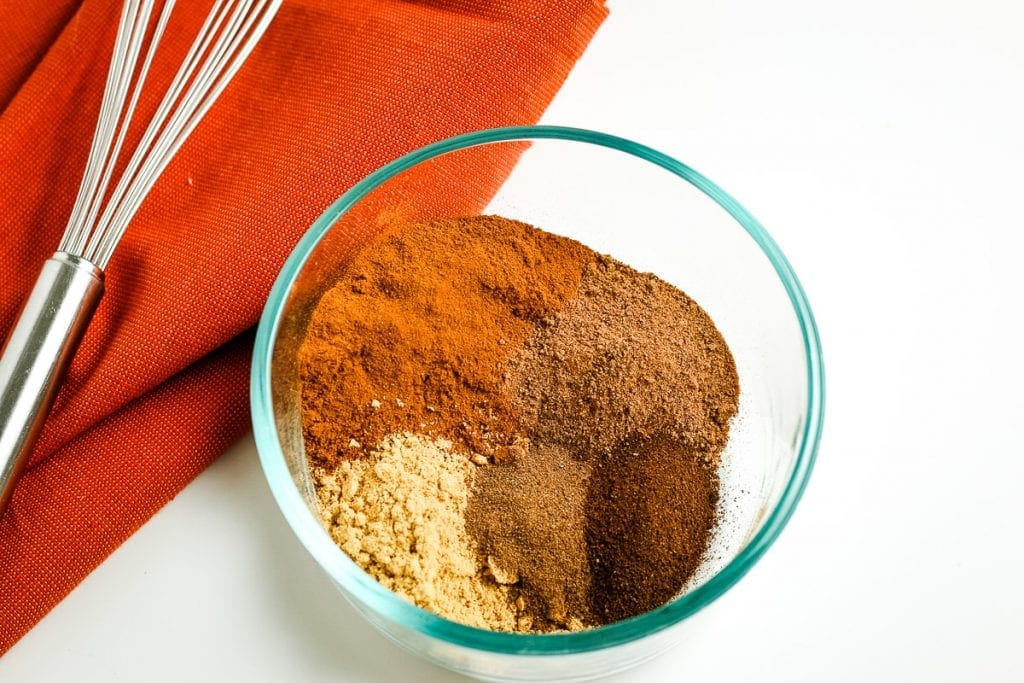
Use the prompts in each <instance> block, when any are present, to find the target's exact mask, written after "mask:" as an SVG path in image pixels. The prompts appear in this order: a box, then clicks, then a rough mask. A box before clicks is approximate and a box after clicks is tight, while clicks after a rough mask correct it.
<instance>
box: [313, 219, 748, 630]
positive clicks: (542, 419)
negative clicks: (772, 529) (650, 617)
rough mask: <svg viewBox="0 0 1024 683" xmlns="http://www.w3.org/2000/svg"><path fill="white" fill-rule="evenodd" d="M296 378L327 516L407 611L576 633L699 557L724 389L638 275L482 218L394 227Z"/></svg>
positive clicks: (708, 353) (679, 312) (658, 593)
mask: <svg viewBox="0 0 1024 683" xmlns="http://www.w3.org/2000/svg"><path fill="white" fill-rule="evenodd" d="M299 372H300V381H301V392H302V421H303V434H304V438H305V443H306V449H307V455H308V456H309V460H310V463H311V466H312V468H313V474H314V477H315V480H316V483H317V492H318V495H319V498H320V504H321V510H322V513H323V517H324V523H325V525H326V526H327V527H328V529H329V530H330V532H331V534H332V536H333V537H334V539H335V540H336V541H337V543H338V544H339V546H340V547H341V548H342V549H343V550H344V551H345V552H346V553H348V554H349V555H350V556H351V557H352V558H353V559H354V560H355V561H356V562H357V563H358V564H359V565H360V566H361V567H363V568H364V569H365V570H366V571H367V572H368V573H370V574H371V575H372V576H373V577H374V578H376V579H377V580H378V581H380V582H381V583H382V584H383V585H385V586H386V587H388V588H389V589H391V590H393V591H395V592H396V593H397V594H399V595H401V596H403V597H405V598H407V599H409V600H411V601H412V602H414V603H415V604H417V605H420V606H421V607H424V608H426V609H429V610H431V611H433V612H435V613H437V614H440V615H441V616H444V617H446V618H449V619H453V620H455V621H460V622H463V623H466V624H470V625H473V626H478V627H481V628H489V629H494V630H506V631H527V632H534V631H551V630H562V629H570V630H575V629H581V628H586V627H592V626H598V625H601V624H606V623H610V622H613V621H617V620H620V619H624V618H627V617H630V616H634V615H636V614H640V613H643V612H645V611H648V610H650V609H653V608H655V607H658V606H660V605H662V604H664V603H665V602H667V601H669V600H671V599H672V598H674V597H675V596H676V595H678V594H679V592H680V591H681V590H682V589H683V588H684V587H685V585H686V582H687V581H688V580H689V578H690V577H691V576H692V575H693V572H694V571H695V570H696V568H697V566H698V565H699V564H700V561H701V558H702V556H703V554H704V552H705V550H706V548H707V545H708V541H709V539H710V537H711V534H712V533H713V531H714V528H715V525H716V521H717V520H716V518H715V510H716V503H717V497H718V488H719V483H718V476H717V466H718V458H719V454H720V453H721V451H722V449H723V448H724V447H725V444H726V442H727V440H728V433H729V420H730V418H732V416H733V415H735V413H736V410H737V401H738V398H739V383H738V379H737V376H736V369H735V365H734V363H733V360H732V356H731V354H730V352H729V349H728V347H727V346H726V343H725V340H724V339H723V338H722V336H721V334H720V333H719V332H718V330H717V329H716V328H715V326H714V324H713V323H712V321H711V319H710V318H709V317H708V316H707V314H706V313H705V312H704V311H703V310H702V309H701V308H700V307H699V306H698V305H697V304H696V303H695V302H694V301H693V300H692V299H690V298H689V297H687V296H686V295H685V294H683V293H682V292H681V291H679V290H678V289H676V288H674V287H672V286H671V285H668V284H667V283H665V282H663V281H662V280H660V279H658V278H657V277H655V276H653V275H650V274H645V273H638V272H637V271H635V270H633V269H632V268H629V267H628V266H626V265H624V264H622V263H619V262H617V261H615V260H614V259H612V258H609V257H606V256H600V255H598V254H596V253H594V252H593V251H591V250H590V249H588V248H586V247H585V246H583V245H581V244H579V243H578V242H575V241H573V240H569V239H566V238H563V237H558V236H556V235H552V234H549V233H546V232H543V231H541V230H538V229H536V228H533V227H530V226H528V225H525V224H523V223H519V222H516V221H512V220H508V219H504V218H500V217H495V216H479V217H472V218H454V219H446V220H440V221H434V222H431V223H426V224H418V225H408V226H401V227H398V228H395V229H393V230H391V231H389V232H388V233H387V234H386V235H384V236H383V237H381V238H380V239H378V240H377V241H375V242H374V243H373V244H371V245H370V246H369V247H367V248H366V249H364V250H363V251H362V252H361V253H360V254H359V255H358V256H357V257H356V258H355V259H354V260H353V261H352V263H351V264H350V265H349V266H348V267H347V269H346V270H345V272H344V274H343V275H342V276H341V278H340V279H339V280H338V282H337V283H336V284H335V285H334V287H333V288H332V289H330V290H329V291H328V292H327V293H326V294H324V296H323V297H322V298H321V300H320V302H319V303H318V304H317V306H316V309H315V310H314V312H313V315H312V318H311V320H310V324H309V327H308V330H307V333H306V338H305V340H304V343H303V345H302V347H301V349H300V354H299Z"/></svg>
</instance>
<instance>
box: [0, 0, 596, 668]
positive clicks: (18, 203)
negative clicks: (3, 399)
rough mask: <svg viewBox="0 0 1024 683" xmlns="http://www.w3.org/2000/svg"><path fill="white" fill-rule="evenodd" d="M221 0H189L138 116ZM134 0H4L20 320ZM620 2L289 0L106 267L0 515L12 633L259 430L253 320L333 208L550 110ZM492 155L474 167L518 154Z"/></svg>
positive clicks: (0, 180) (8, 300) (1, 297)
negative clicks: (64, 377) (441, 143)
mask: <svg viewBox="0 0 1024 683" xmlns="http://www.w3.org/2000/svg"><path fill="white" fill-rule="evenodd" d="M210 4H211V3H210V2H209V1H190V2H178V4H177V6H176V8H175V12H174V14H173V16H172V20H171V23H170V26H169V27H168V31H167V34H166V36H165V38H164V41H163V43H162V44H161V45H162V47H161V52H160V54H159V56H158V58H157V61H156V62H155V63H154V67H153V68H154V71H153V75H152V76H151V77H150V80H149V81H147V89H146V91H145V92H144V94H143V97H142V100H141V101H140V105H139V106H140V114H139V117H138V118H140V119H142V120H144V119H145V118H146V117H145V113H146V112H149V111H152V110H154V109H155V108H156V106H157V103H158V99H159V92H160V91H161V87H160V86H161V84H162V83H167V82H169V80H170V79H171V77H172V75H173V72H174V70H175V69H176V68H177V65H178V62H179V61H180V59H181V58H182V55H184V53H185V51H186V50H187V48H188V45H189V43H190V40H191V36H192V35H193V34H194V32H195V31H196V29H197V28H198V26H199V24H200V23H201V21H202V19H203V18H204V17H205V15H206V13H207V11H208V10H209V7H210ZM120 6H121V3H120V2H117V0H78V1H74V0H45V1H43V0H29V1H26V2H3V3H0V207H2V213H0V229H2V234H3V239H2V240H0V262H2V263H3V264H4V274H5V277H4V278H3V279H2V280H0V330H2V331H4V333H5V332H6V330H8V329H9V328H10V325H11V324H12V323H13V320H14V318H15V316H16V315H17V313H18V310H19V307H20V305H21V302H22V301H23V298H24V297H25V295H26V294H27V292H28V290H29V289H30V287H31V284H32V282H33V281H34V279H35V277H36V275H37V274H38V272H39V268H40V266H41V264H42V263H43V261H44V260H45V259H46V258H47V257H48V256H49V255H50V254H52V253H53V251H54V250H55V249H56V246H57V244H58V242H59V240H60V236H61V234H62V232H63V230H64V224H65V221H66V219H67V216H68V214H69V213H70V209H71V205H72V203H73V200H74V194H75V192H76V190H77V187H78V182H79V180H80V178H81V175H82V172H83V169H84V166H85V159H86V155H87V153H88V147H89V144H90V141H91V138H92V133H93V128H94V126H95V124H96V117H97V112H98V110H99V103H100V98H101V96H102V89H103V83H104V80H105V78H106V70H107V63H108V61H109V58H110V52H111V49H112V45H113V41H114V35H115V32H116V25H117V17H118V13H119V12H120ZM605 14H606V10H605V8H604V6H603V4H602V2H600V0H519V1H514V0H404V1H403V0H349V1H344V2H341V1H339V0H285V2H284V5H283V7H282V9H281V11H280V13H279V14H278V17H277V18H276V19H275V22H274V24H273V25H272V26H271V28H270V30H269V31H268V32H267V34H266V36H265V37H264V39H263V41H262V42H261V43H260V45H259V46H258V47H257V49H256V50H255V52H254V53H253V55H252V56H251V57H250V59H249V61H248V62H247V64H246V65H245V67H244V68H243V70H242V71H241V72H240V73H239V74H238V76H237V77H236V79H235V80H234V82H233V83H232V84H231V85H230V86H229V87H228V89H227V90H226V91H225V92H224V94H223V95H222V96H221V99H220V100H219V101H218V103H217V105H216V106H215V107H214V109H213V110H212V111H211V112H210V114H209V115H208V116H207V118H206V119H205V120H204V121H203V123H202V124H201V125H200V126H199V128H198V129H197V130H196V131H195V132H194V133H193V135H192V137H191V139H190V140H189V141H188V142H187V143H186V145H185V147H184V148H183V149H182V150H181V152H180V153H179V154H178V156H177V157H176V159H175V160H174V161H173V162H172V163H171V165H170V167H169V168H168V169H167V171H166V172H165V173H164V175H163V176H162V177H161V179H160V181H159V182H158V184H157V186H156V187H155V188H154V189H153V191H152V193H151V195H150V197H149V198H148V199H147V201H146V203H145V204H144V205H143V206H142V208H141V210H140V212H139V214H138V215H137V216H136V218H135V220H134V222H133V223H132V225H131V227H130V228H129V230H128V232H127V234H126V236H125V238H124V240H123V241H122V242H121V244H120V246H119V247H118V249H117V252H116V253H115V256H114V258H113V260H112V262H111V263H110V266H109V268H108V269H107V273H106V286H107V293H106V295H105V296H104V299H103V301H102V303H101V305H100V308H99V310H98V312H97V315H96V318H95V319H94V320H93V323H92V326H91V327H90V329H89V331H88V333H87V336H86V338H85V340H84V341H83V344H82V347H81V349H80V351H79V353H78V355H77V356H76V358H75V361H74V363H73V365H72V367H71V370H70V373H69V377H68V381H67V383H66V385H65V387H64V389H63V390H62V392H61V394H60V396H59V397H58V399H57V404H56V406H55V409H54V412H53V414H52V415H51V417H50V419H49V421H48V423H47V426H46V428H45V429H44V432H43V434H42V436H41V438H40V440H39V443H38V445H37V448H36V450H35V452H34V453H33V455H32V459H31V461H30V464H29V469H28V470H27V472H26V474H25V476H24V477H23V478H22V481H21V484H20V485H19V487H18V489H17V490H16V491H15V494H14V498H13V500H12V502H11V505H10V507H9V508H8V511H7V512H6V514H4V516H3V517H2V519H0V586H2V587H3V594H4V600H3V601H2V604H0V654H2V653H3V652H6V651H7V650H8V649H9V648H10V647H11V646H12V645H14V643H16V642H17V640H18V639H19V638H20V637H21V636H22V635H24V634H25V633H26V632H27V631H28V630H29V629H30V628H32V626H34V625H35V624H36V623H37V622H38V621H39V619H41V618H42V617H43V616H44V615H45V614H46V613H47V612H48V611H49V610H50V609H52V608H53V606H54V605H56V604H57V603H58V602H59V601H60V600H61V599H62V598H63V597H64V596H66V595H67V594H68V592H70V591H71V590H72V589H73V588H74V587H75V586H76V585H77V584H78V583H79V582H80V581H81V580H82V579H83V578H84V577H85V576H86V575H87V574H88V573H89V572H90V571H92V569H93V568H95V567H96V566H97V565H98V564H99V563H100V562H102V561H103V559H104V558H105V557H106V556H107V555H109V554H110V553H111V552H112V551H113V550H114V549H115V548H117V546H118V545H119V544H120V543H122V542H123V541H124V540H125V539H126V538H127V537H128V536H130V535H131V534H132V533H133V532H134V531H135V530H136V529H138V528H139V527H140V526H141V525H142V524H143V523H144V522H145V521H146V520H147V519H149V517H151V516H152V515H153V514H154V513H155V512H156V511H157V510H159V509H160V507H162V506H163V505H164V504H166V503H167V502H168V501H169V500H171V499H172V498H173V497H174V496H175V494H176V493H177V492H178V491H180V490H181V489H182V488H183V487H184V486H185V485H186V484H187V483H188V482H189V481H191V480H192V479H193V478H194V477H195V476H196V475H197V474H199V473H200V472H201V471H202V470H203V468H205V467H206V466H207V465H208V464H209V463H210V462H212V461H213V460H214V459H215V458H216V457H217V456H218V455H219V454H220V453H221V452H223V451H224V450H225V449H226V448H227V447H228V446H229V445H230V444H231V443H232V442H233V441H235V440H237V439H238V438H239V437H240V436H242V435H243V434H244V433H245V431H246V429H247V428H248V426H249V423H248V411H247V406H248V390H247V389H248V386H247V380H248V363H249V354H250V349H251V329H252V327H253V325H254V324H255V323H256V320H257V318H258V316H259V313H260V310H261V308H262V305H263V302H264V301H265V299H266V297H267V294H268V293H269V290H270V287H271V284H272V283H273V279H274V277H275V276H276V274H277V271H278V270H279V269H280V267H281V265H282V263H283V262H284V259H285V257H286V255H287V254H288V252H289V250H290V249H291V248H292V247H293V246H294V244H295V242H296V241H297V240H298V238H299V236H300V235H301V234H302V232H303V231H304V230H305V229H306V228H307V227H308V226H309V225H310V224H311V223H312V222H313V220H314V219H315V218H316V217H317V216H318V215H319V214H320V213H321V212H322V211H323V209H324V208H325V207H326V206H327V205H328V204H329V203H330V202H332V201H333V200H334V199H336V198H337V197H338V195H340V194H341V193H342V192H344V190H345V189H347V188H348V187H350V186H351V185H352V184H353V183H354V182H355V181H357V180H358V179H359V178H361V177H363V176H365V175H366V174H367V173H369V172H370V171H372V170H374V169H375V168H377V167H379V166H380V165H382V164H384V163H386V162H387V161H390V160H392V159H394V158H396V157H397V156H399V155H401V154H403V153H405V152H408V151H410V150H412V149H415V148H416V147H418V146H421V145H423V144H426V143H428V142H431V141H434V140H437V139H440V138H442V137H446V136H449V135H453V134H457V133H462V132H466V131H469V130H473V129H478V128H486V127H491V126H499V125H511V124H526V123H531V122H534V121H536V120H537V119H538V118H539V116H540V114H541V113H542V111H543V110H544V108H545V107H546V106H547V104H548V103H549V102H550V100H551V98H552V97H553V96H554V94H555V92H556V90H557V89H558V87H559V86H560V85H561V83H562V82H563V81H564V79H565V77H566V76H567V74H568V73H569V70H570V69H571V68H572V66H573V64H574V63H575V61H576V60H577V59H578V57H579V56H580V54H581V52H582V51H583V49H584V48H585V46H586V44H587V43H588V41H589V40H590V39H591V37H592V36H593V34H594V31H595V30H596V29H597V27H598V25H599V24H600V23H601V21H602V20H603V18H604V16H605ZM139 132H140V131H138V130H135V129H134V128H133V129H132V131H131V132H130V133H129V136H130V137H131V136H133V135H134V136H137V135H138V134H139ZM481 158H482V159H486V157H481ZM492 161H493V163H495V164H497V165H498V167H497V168H491V169H486V172H484V173H481V174H480V177H488V178H493V177H495V176H496V175H497V176H503V175H504V174H506V173H507V172H508V171H509V170H510V164H509V163H505V162H504V161H502V160H501V159H497V158H495V159H493V160H492ZM481 170H483V169H481ZM472 175H475V173H471V172H469V171H467V177H471V176H472ZM493 189H494V188H493V186H492V184H488V183H482V184H481V183H472V182H467V183H466V184H465V189H464V190H463V191H462V192H461V193H460V196H458V197H457V198H455V201H454V202H453V204H452V207H453V208H457V209H459V210H462V211H464V212H473V211H479V210H480V209H481V208H482V207H483V205H484V204H485V203H486V201H487V199H488V192H490V191H493ZM371 229H372V228H370V227H367V228H366V230H367V231H369V230H371ZM366 236H367V235H366V234H362V235H359V234H353V235H352V240H353V243H357V242H358V241H360V240H362V239H365V238H366Z"/></svg>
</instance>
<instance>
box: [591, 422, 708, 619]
mask: <svg viewBox="0 0 1024 683" xmlns="http://www.w3.org/2000/svg"><path fill="white" fill-rule="evenodd" d="M717 501H718V477H717V475H716V474H715V471H714V470H713V469H712V468H710V467H708V465H707V463H706V462H704V460H703V458H700V457H697V456H696V455H695V454H694V453H692V452H687V451H681V450H680V448H679V444H678V442H677V441H676V440H675V439H673V438H671V437H669V438H664V437H655V438H654V439H638V438H636V437H634V438H631V439H628V440H626V441H625V442H624V443H622V444H620V445H618V446H617V447H616V448H614V449H613V450H612V451H611V452H610V453H608V454H605V455H603V456H602V457H600V458H598V460H597V462H596V463H595V464H594V471H593V474H592V476H591V477H590V487H589V491H588V495H587V531H586V537H587V549H588V554H589V557H590V575H591V584H590V603H591V608H592V609H593V611H594V614H595V616H596V620H597V622H598V623H601V624H607V623H610V622H613V621H619V620H620V619H627V618H629V617H632V616H636V615H637V614H642V613H644V612H647V611H649V610H652V609H654V608H656V607H660V606H661V605H663V604H665V603H666V602H668V601H669V600H671V599H672V598H674V597H675V596H676V595H678V594H679V592H680V590H681V589H682V588H683V587H684V586H685V584H686V581H687V580H688V579H689V578H690V577H691V576H692V575H693V572H694V571H695V570H696V569H697V566H698V565H699V564H700V561H701V557H702V556H703V555H704V551H705V550H706V549H707V545H708V540H709V538H710V532H711V529H712V528H713V527H714V524H715V506H716V503H717Z"/></svg>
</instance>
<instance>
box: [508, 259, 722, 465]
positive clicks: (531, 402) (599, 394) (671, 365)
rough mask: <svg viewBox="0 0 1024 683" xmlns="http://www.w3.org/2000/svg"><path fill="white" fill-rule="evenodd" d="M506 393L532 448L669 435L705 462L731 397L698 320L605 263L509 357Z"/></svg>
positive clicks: (707, 325)
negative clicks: (537, 443) (527, 430)
mask: <svg viewBox="0 0 1024 683" xmlns="http://www.w3.org/2000/svg"><path fill="white" fill-rule="evenodd" d="M506 386H507V388H508V391H509V392H510V393H511V394H512V395H514V396H515V397H516V403H517V405H518V406H519V408H520V409H521V410H522V412H523V423H525V424H527V425H530V426H531V431H532V433H531V434H530V437H531V438H532V439H533V440H534V441H540V442H546V443H555V444H563V445H566V446H567V447H569V448H570V449H572V450H573V451H574V452H576V453H578V454H580V455H584V454H594V455H596V454H600V453H608V452H609V451H611V450H613V449H614V448H615V446H616V444H618V443H619V442H620V441H622V440H623V439H625V438H627V437H635V438H639V439H649V438H654V437H658V438H665V437H666V436H669V437H671V438H674V439H677V440H678V441H679V443H680V446H686V447H687V448H688V449H689V450H691V451H695V452H697V453H699V454H700V455H701V456H703V457H704V458H705V459H706V460H707V461H708V462H709V463H712V464H717V457H718V454H719V452H720V451H721V450H722V449H723V448H724V447H725V444H726V441H727V440H728V432H729V419H730V418H732V416H733V415H735V414H736V409H737V406H738V400H739V380H738V378H737V375H736V365H735V363H734V362H733V359H732V354H731V353H730V351H729V347H728V346H727V345H726V343H725V340H724V339H722V335H721V334H720V333H719V331H718V330H717V329H716V328H715V325H714V323H713V322H712V321H711V318H710V317H709V316H708V314H707V313H705V312H704V310H703V309H702V308H701V307H700V306H698V305H697V303H696V302H695V301H694V300H693V299H691V298H690V297H688V296H686V294H684V293H683V292H681V291H679V290H678V289H676V288H675V287H673V286H671V285H669V284H668V283H666V282H665V281H663V280H661V279H659V278H658V277H656V276H654V275H651V274H650V273H638V272H637V271H635V270H634V269H632V268H630V267H629V266H626V265H624V264H622V263H619V262H618V261H616V260H614V259H612V258H609V257H607V256H600V257H597V259H596V260H594V261H591V262H590V263H588V265H587V267H586V271H585V273H584V275H583V278H582V283H581V285H580V289H579V292H578V294H577V296H576V298H574V299H573V300H572V301H570V302H569V303H568V304H567V305H566V307H565V309H564V311H562V312H561V313H559V314H558V315H555V316H551V317H549V318H545V319H543V320H541V321H540V327H539V328H538V329H537V332H536V333H535V334H534V335H533V336H532V337H531V338H530V339H529V340H527V342H526V344H525V345H524V346H523V347H522V349H520V350H519V351H518V352H516V353H515V354H514V355H513V357H512V358H511V359H510V361H509V368H508V374H507V383H506Z"/></svg>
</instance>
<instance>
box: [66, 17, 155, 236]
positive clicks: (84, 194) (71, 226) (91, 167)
mask: <svg viewBox="0 0 1024 683" xmlns="http://www.w3.org/2000/svg"><path fill="white" fill-rule="evenodd" d="M137 10H138V2H136V1H134V0H130V1H129V2H126V3H125V4H124V7H123V9H122V10H121V18H120V21H119V23H118V27H117V38H116V39H115V41H114V53H113V55H112V56H111V58H110V69H109V70H108V71H107V80H106V84H105V85H104V88H103V99H102V101H101V103H100V115H99V120H98V122H97V125H96V130H95V131H94V132H93V136H92V144H91V146H90V148H89V157H88V159H87V161H86V164H85V171H84V173H83V174H82V180H81V182H80V183H79V186H78V194H77V195H76V196H75V204H74V207H73V208H72V209H71V215H70V217H69V218H68V225H67V228H66V229H65V230H64V236H63V237H62V238H61V242H60V247H59V248H60V250H61V251H69V252H71V253H78V251H79V249H80V248H81V243H82V242H83V240H84V235H83V234H82V233H83V232H84V230H85V228H84V225H85V213H86V212H87V211H88V207H89V205H90V204H91V203H92V200H93V197H94V195H95V191H96V185H97V182H98V180H97V179H98V173H99V169H100V168H102V166H104V165H105V163H106V159H107V153H108V151H109V149H110V138H111V137H112V135H113V134H112V133H111V132H110V128H111V121H112V120H113V119H114V118H115V116H116V114H114V113H112V112H116V111H119V110H120V109H121V103H120V102H119V100H123V97H122V96H120V84H121V82H122V80H123V79H122V74H123V72H124V69H123V65H122V63H123V61H124V59H125V58H126V56H127V53H128V49H127V46H128V44H129V42H130V39H131V35H132V34H134V21H135V19H134V16H135V14H136V12H137ZM129 26H132V27H133V28H132V29H131V30H129V28H128V27H129Z"/></svg>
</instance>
